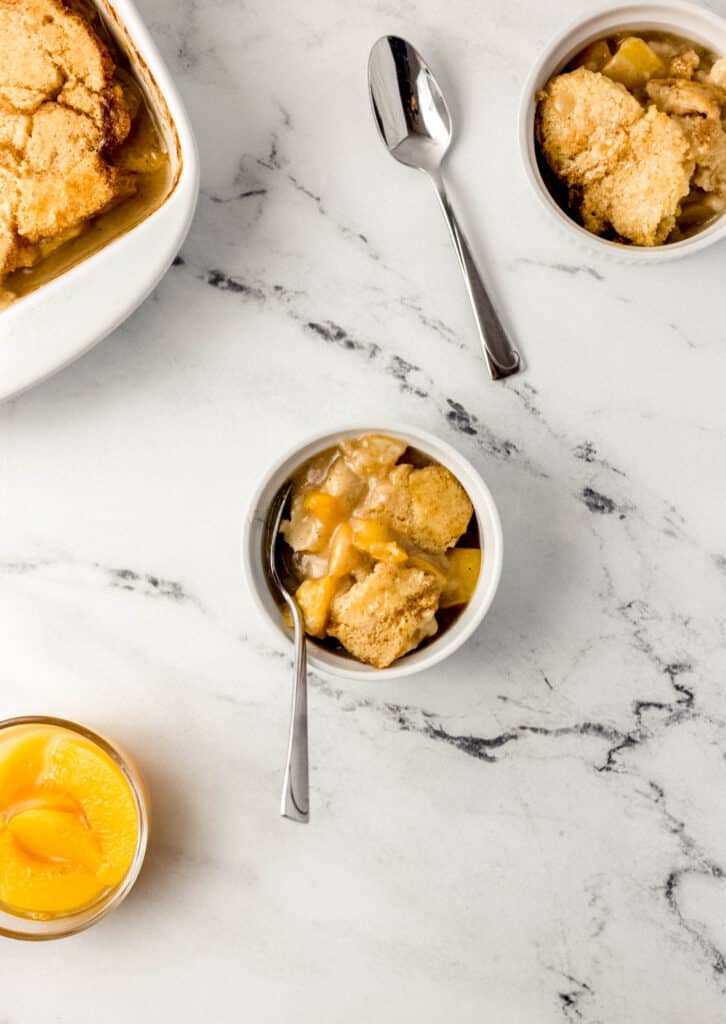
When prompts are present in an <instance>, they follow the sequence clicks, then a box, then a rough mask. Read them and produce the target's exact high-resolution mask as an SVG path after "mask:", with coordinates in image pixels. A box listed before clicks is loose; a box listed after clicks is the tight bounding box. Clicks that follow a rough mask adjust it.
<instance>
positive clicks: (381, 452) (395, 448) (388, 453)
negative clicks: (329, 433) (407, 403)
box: [340, 434, 407, 476]
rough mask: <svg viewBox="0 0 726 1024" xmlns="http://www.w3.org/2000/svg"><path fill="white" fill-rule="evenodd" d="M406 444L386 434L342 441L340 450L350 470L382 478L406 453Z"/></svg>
mask: <svg viewBox="0 0 726 1024" xmlns="http://www.w3.org/2000/svg"><path fill="white" fill-rule="evenodd" d="M406 447H407V445H406V442H405V441H400V440H399V439H398V438H395V437H386V436H385V435H384V434H366V435H365V436H364V437H359V438H355V439H351V440H346V441H341V442H340V450H341V451H342V453H343V457H344V459H345V461H346V462H347V464H348V465H349V466H350V468H351V469H352V470H353V471H354V472H355V473H359V474H360V475H361V476H380V475H381V474H382V473H385V472H386V471H387V470H389V469H390V468H391V466H394V465H395V464H396V463H397V462H398V460H399V459H400V458H401V456H402V455H403V453H404V452H405V451H406Z"/></svg>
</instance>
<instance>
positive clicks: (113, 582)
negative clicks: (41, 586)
mask: <svg viewBox="0 0 726 1024" xmlns="http://www.w3.org/2000/svg"><path fill="white" fill-rule="evenodd" d="M64 569H69V570H71V571H76V572H78V571H84V570H85V571H88V570H91V571H93V572H95V573H98V574H100V582H101V583H102V584H103V585H107V586H110V587H112V588H115V589H118V590H129V591H132V592H133V593H135V594H139V595H141V596H143V597H159V598H167V599H169V600H172V601H176V602H183V601H186V602H191V603H193V604H198V603H199V602H198V601H197V600H196V598H194V597H193V596H192V595H191V594H190V593H189V592H188V591H187V590H186V589H185V587H184V585H183V584H182V583H180V582H178V581H177V580H169V579H164V578H163V577H161V576H155V575H153V574H152V573H143V572H136V571H135V570H133V569H118V568H115V567H113V566H107V565H101V563H99V562H90V563H88V564H87V565H83V564H81V563H78V562H71V561H60V560H51V559H46V560H36V561H16V562H2V563H0V576H2V575H6V576H25V575H31V574H37V573H43V572H53V571H54V570H64Z"/></svg>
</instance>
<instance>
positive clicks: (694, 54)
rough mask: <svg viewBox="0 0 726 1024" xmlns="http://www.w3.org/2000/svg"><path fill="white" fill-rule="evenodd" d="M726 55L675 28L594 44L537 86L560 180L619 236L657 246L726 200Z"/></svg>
mask: <svg viewBox="0 0 726 1024" xmlns="http://www.w3.org/2000/svg"><path fill="white" fill-rule="evenodd" d="M725 117H726V57H719V56H718V55H717V54H715V53H712V52H711V51H710V50H707V49H706V48H704V47H703V46H701V45H699V44H698V43H695V42H692V41H690V40H688V39H683V38H680V37H678V36H674V35H670V34H667V33H664V32H655V31H652V32H651V31H646V32H640V33H638V34H637V35H632V34H626V33H616V34H615V35H612V36H608V37H606V38H604V39H598V40H596V41H595V42H592V43H590V45H589V46H587V47H586V48H585V49H584V50H583V51H582V52H581V53H579V54H578V55H577V56H576V57H575V58H574V59H573V60H572V61H570V63H569V64H568V65H567V67H566V68H565V69H564V70H563V71H562V72H561V73H559V74H557V75H555V76H554V77H553V78H551V79H550V80H549V82H547V84H546V86H545V87H544V89H542V90H541V91H540V92H539V93H538V95H537V116H536V137H537V142H538V148H539V156H540V158H541V169H542V172H543V177H544V178H545V181H546V183H547V185H548V188H549V190H550V192H551V193H552V195H553V196H554V198H555V199H556V200H557V201H558V202H559V204H560V205H561V206H562V207H563V208H564V209H566V210H567V211H568V212H569V213H570V215H571V216H573V217H575V218H576V219H577V220H579V221H580V223H581V224H582V225H583V226H584V227H585V228H587V229H588V230H589V231H592V232H593V233H594V234H597V235H602V236H604V237H606V238H610V239H612V240H613V241H619V242H626V243H631V244H635V245H643V246H653V245H661V244H663V243H664V242H677V241H680V240H681V239H683V238H687V237H689V236H690V235H692V234H695V233H696V232H697V231H700V230H702V229H703V228H704V227H706V226H707V225H708V224H710V223H711V222H712V221H713V220H715V219H716V218H717V217H719V216H720V215H721V214H722V213H723V212H724V210H726V130H725V129H724V118H725Z"/></svg>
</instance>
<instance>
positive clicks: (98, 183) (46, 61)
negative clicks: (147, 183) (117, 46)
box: [0, 0, 134, 276]
mask: <svg viewBox="0 0 726 1024" xmlns="http://www.w3.org/2000/svg"><path fill="white" fill-rule="evenodd" d="M0 54H2V59H1V60H0V196H1V197H2V198H0V276H1V275H5V274H7V273H9V272H11V271H13V270H15V269H16V268H18V267H27V266H31V265H32V264H34V263H35V262H36V261H38V260H39V259H40V258H41V257H42V256H43V255H45V254H46V253H47V252H48V251H49V248H50V247H52V246H53V245H55V244H60V243H61V242H63V241H65V240H67V239H68V238H69V237H72V235H73V233H74V232H76V231H77V230H78V229H79V228H80V227H81V226H82V225H83V223H84V222H85V221H87V220H88V218H90V217H93V216H94V215H96V214H98V213H99V212H101V211H102V210H105V209H106V208H108V207H109V205H111V204H112V203H114V202H115V201H117V200H118V199H120V198H123V197H125V196H127V195H129V194H130V193H131V192H133V190H134V182H133V179H132V178H131V177H130V176H129V175H126V174H124V173H122V172H121V171H119V170H118V169H117V168H116V167H115V166H114V164H113V162H112V159H111V157H112V155H113V152H114V150H115V149H116V147H117V146H119V145H120V144H121V143H122V142H123V141H124V139H125V138H126V136H127V135H128V133H129V128H130V123H131V122H130V117H129V111H128V108H127V103H126V100H125V98H124V92H123V90H122V88H121V86H120V85H119V84H118V83H117V81H116V80H115V78H114V73H115V66H114V62H113V60H112V58H111V56H110V54H109V52H108V50H107V48H106V46H105V45H104V44H103V42H102V41H101V40H100V39H99V37H98V36H97V35H96V33H95V32H94V31H93V29H92V28H91V27H90V25H89V24H88V23H87V22H86V21H85V20H84V19H83V17H81V15H80V14H77V13H75V12H74V11H73V10H71V9H70V8H69V7H67V6H65V5H64V4H62V3H60V2H58V0H0Z"/></svg>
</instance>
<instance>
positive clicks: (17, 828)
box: [8, 808, 101, 873]
mask: <svg viewBox="0 0 726 1024" xmlns="http://www.w3.org/2000/svg"><path fill="white" fill-rule="evenodd" d="M8 832H10V834H11V835H12V836H13V838H14V839H15V841H16V843H17V844H18V845H19V846H20V847H21V849H23V850H24V851H25V852H26V853H28V854H30V855H31V856H33V857H38V858H40V859H41V860H46V861H65V862H67V863H68V864H72V865H77V866H80V867H84V868H88V870H89V871H92V872H94V873H95V872H97V871H98V870H99V868H100V867H101V851H100V850H99V847H98V843H97V842H96V841H95V839H94V837H93V835H92V833H91V832H90V831H89V830H88V828H87V827H86V825H84V823H83V821H81V819H80V818H79V816H78V815H77V814H72V813H69V812H68V811H56V810H46V809H42V808H35V809H31V810H27V811H20V812H19V813H18V814H15V815H13V817H12V818H11V819H10V821H9V822H8Z"/></svg>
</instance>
